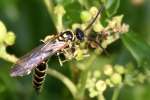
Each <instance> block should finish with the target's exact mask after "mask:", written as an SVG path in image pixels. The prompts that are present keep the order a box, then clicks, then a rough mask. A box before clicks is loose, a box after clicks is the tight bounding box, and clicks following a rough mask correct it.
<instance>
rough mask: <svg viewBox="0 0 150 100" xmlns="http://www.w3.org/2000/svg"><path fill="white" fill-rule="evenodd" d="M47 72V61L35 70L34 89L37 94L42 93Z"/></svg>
mask: <svg viewBox="0 0 150 100" xmlns="http://www.w3.org/2000/svg"><path fill="white" fill-rule="evenodd" d="M46 70H47V63H46V62H45V61H44V62H42V63H41V64H40V65H38V66H37V67H36V68H35V69H34V74H33V82H32V83H33V88H34V89H35V90H36V92H37V93H40V92H41V88H42V85H43V83H44V80H45V76H46Z"/></svg>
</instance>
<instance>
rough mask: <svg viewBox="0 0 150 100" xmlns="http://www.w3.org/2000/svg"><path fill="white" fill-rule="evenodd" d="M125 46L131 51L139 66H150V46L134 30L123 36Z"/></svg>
mask: <svg viewBox="0 0 150 100" xmlns="http://www.w3.org/2000/svg"><path fill="white" fill-rule="evenodd" d="M121 39H122V41H123V44H124V45H125V47H126V48H127V49H128V50H129V51H130V53H131V54H132V56H133V57H134V58H135V60H136V61H137V64H138V66H142V67H143V66H148V65H149V64H150V46H149V45H148V44H147V43H146V42H145V41H144V40H143V39H141V38H140V36H138V35H137V34H135V33H134V32H129V33H127V34H124V35H123V36H122V38H121Z"/></svg>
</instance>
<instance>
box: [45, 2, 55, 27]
mask: <svg viewBox="0 0 150 100" xmlns="http://www.w3.org/2000/svg"><path fill="white" fill-rule="evenodd" d="M44 3H45V6H46V8H47V10H48V13H49V15H50V16H51V18H52V21H53V23H54V25H55V27H56V26H57V23H56V22H55V21H56V17H55V16H54V15H55V14H54V4H53V2H52V0H44Z"/></svg>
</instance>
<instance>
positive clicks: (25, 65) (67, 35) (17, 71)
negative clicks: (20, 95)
mask: <svg viewBox="0 0 150 100" xmlns="http://www.w3.org/2000/svg"><path fill="white" fill-rule="evenodd" d="M103 8H104V6H102V7H101V8H100V9H99V11H98V13H97V14H96V16H95V17H94V19H93V20H92V21H91V23H90V24H89V25H88V26H87V27H86V28H85V29H84V30H82V29H80V28H76V29H75V31H74V32H73V31H71V30H67V31H64V32H60V33H59V34H58V35H55V36H54V37H53V38H52V39H50V40H47V41H44V42H43V43H42V44H41V45H39V46H38V47H36V48H34V49H33V50H31V51H30V52H29V53H27V54H25V55H24V56H23V57H21V58H20V59H19V60H18V61H17V62H16V63H15V64H14V65H13V66H12V69H11V71H10V75H11V76H12V77H17V76H25V75H29V74H30V73H31V72H32V70H34V75H33V87H34V88H35V90H37V91H40V88H41V86H42V84H43V82H44V79H45V76H46V69H47V60H48V58H50V57H51V56H53V55H55V54H57V53H61V52H62V53H63V52H64V53H65V52H66V51H67V50H68V49H69V50H70V49H73V48H75V47H74V43H75V41H83V40H84V38H85V34H84V33H85V31H86V30H88V29H89V28H90V27H91V26H92V25H93V23H94V22H95V20H96V19H97V17H98V15H100V13H101V12H102V10H103Z"/></svg>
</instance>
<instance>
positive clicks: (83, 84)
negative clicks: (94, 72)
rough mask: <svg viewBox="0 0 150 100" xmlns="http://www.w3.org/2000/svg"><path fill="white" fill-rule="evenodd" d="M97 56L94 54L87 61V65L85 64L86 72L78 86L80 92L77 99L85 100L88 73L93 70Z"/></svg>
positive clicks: (83, 73)
mask: <svg viewBox="0 0 150 100" xmlns="http://www.w3.org/2000/svg"><path fill="white" fill-rule="evenodd" d="M96 57H97V56H96V55H95V54H93V55H92V56H91V57H90V59H89V60H88V61H87V64H85V66H86V70H84V71H83V72H82V74H81V78H80V82H79V84H78V91H80V92H78V93H77V99H83V96H84V92H85V85H86V81H87V76H88V72H89V71H90V69H91V68H92V67H91V66H92V64H93V62H94V60H95V59H96Z"/></svg>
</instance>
